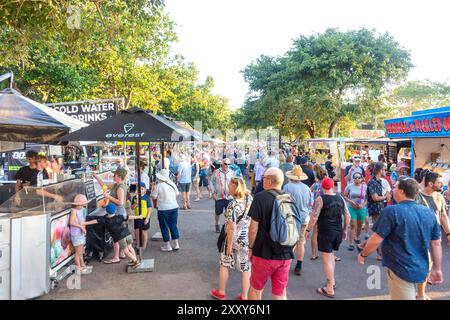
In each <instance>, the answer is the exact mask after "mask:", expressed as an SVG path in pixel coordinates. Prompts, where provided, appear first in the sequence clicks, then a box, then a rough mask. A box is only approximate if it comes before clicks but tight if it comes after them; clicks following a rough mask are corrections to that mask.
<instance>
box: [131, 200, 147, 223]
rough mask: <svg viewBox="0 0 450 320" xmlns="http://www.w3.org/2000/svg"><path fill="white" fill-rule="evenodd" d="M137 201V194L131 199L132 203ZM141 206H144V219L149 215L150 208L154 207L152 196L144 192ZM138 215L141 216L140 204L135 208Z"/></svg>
mask: <svg viewBox="0 0 450 320" xmlns="http://www.w3.org/2000/svg"><path fill="white" fill-rule="evenodd" d="M135 202H136V196H134V197H133V199H132V200H131V204H132V205H133V204H134V203H135ZM141 207H142V209H141V210H142V211H141V213H142V216H143V217H144V219H146V218H147V217H148V212H149V210H148V209H149V208H151V207H152V200H151V199H150V197H149V196H148V195H146V194H144V195H143V196H141ZM134 211H135V214H136V216H139V206H136V209H135V210H134Z"/></svg>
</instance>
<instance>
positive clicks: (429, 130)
mask: <svg viewBox="0 0 450 320" xmlns="http://www.w3.org/2000/svg"><path fill="white" fill-rule="evenodd" d="M384 125H385V128H386V133H387V135H388V137H389V138H414V137H449V136H450V112H442V113H435V114H427V115H419V116H414V117H407V118H398V119H391V120H385V121H384Z"/></svg>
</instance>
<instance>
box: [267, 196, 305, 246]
mask: <svg viewBox="0 0 450 320" xmlns="http://www.w3.org/2000/svg"><path fill="white" fill-rule="evenodd" d="M268 192H269V193H270V194H271V195H272V196H274V197H275V200H274V202H273V209H272V218H271V219H270V232H269V234H270V238H271V239H272V241H273V242H275V243H278V244H280V245H281V246H282V247H289V248H291V247H293V246H295V245H296V244H297V242H298V239H299V235H300V230H301V227H302V222H301V219H300V213H299V211H298V209H297V206H296V205H295V201H294V199H293V198H292V196H291V195H290V194H288V193H286V194H278V193H277V192H276V191H273V190H269V191H268Z"/></svg>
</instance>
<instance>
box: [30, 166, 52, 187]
mask: <svg viewBox="0 0 450 320" xmlns="http://www.w3.org/2000/svg"><path fill="white" fill-rule="evenodd" d="M31 170H32V171H33V173H32V175H31V185H32V186H36V185H37V184H38V176H39V173H40V171H39V170H38V169H31ZM42 179H44V180H47V179H48V173H47V170H45V169H44V171H42Z"/></svg>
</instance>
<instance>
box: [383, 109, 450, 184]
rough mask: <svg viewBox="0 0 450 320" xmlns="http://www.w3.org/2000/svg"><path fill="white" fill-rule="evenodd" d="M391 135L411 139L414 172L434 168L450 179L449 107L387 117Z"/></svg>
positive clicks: (446, 181)
mask: <svg viewBox="0 0 450 320" xmlns="http://www.w3.org/2000/svg"><path fill="white" fill-rule="evenodd" d="M384 123H385V128H386V132H387V135H388V137H390V138H408V139H412V144H411V149H412V152H411V158H412V159H411V175H413V174H414V171H415V169H416V168H423V169H431V170H433V171H435V172H438V173H441V174H443V176H444V184H445V185H447V184H448V181H449V180H450V107H444V108H438V109H430V110H423V111H416V112H413V113H412V115H411V117H406V118H397V119H389V120H385V121H384Z"/></svg>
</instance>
